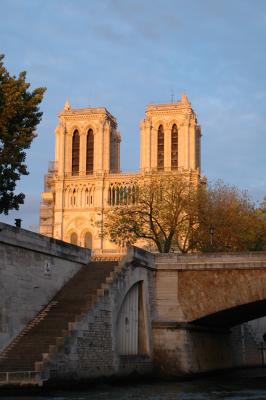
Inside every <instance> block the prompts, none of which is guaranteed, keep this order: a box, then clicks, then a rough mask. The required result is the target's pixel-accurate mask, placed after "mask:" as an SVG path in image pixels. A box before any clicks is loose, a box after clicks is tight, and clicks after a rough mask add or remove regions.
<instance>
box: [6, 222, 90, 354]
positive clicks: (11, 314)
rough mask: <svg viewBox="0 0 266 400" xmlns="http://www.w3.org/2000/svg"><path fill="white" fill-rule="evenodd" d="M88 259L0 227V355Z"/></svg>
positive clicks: (70, 249)
mask: <svg viewBox="0 0 266 400" xmlns="http://www.w3.org/2000/svg"><path fill="white" fill-rule="evenodd" d="M89 259H90V250H88V249H81V248H79V247H76V246H72V245H70V244H68V243H64V242H62V241H59V240H55V239H51V238H48V237H45V236H42V235H39V234H36V233H33V232H30V231H27V230H24V229H20V228H15V227H12V226H10V225H7V224H4V223H0V293H1V302H0V351H1V350H2V349H3V348H4V347H6V346H7V345H8V344H9V342H10V341H11V340H12V339H13V338H14V337H15V336H17V335H18V334H19V333H20V331H21V330H22V329H23V328H24V327H25V326H26V324H27V323H28V322H29V321H30V320H32V319H33V318H34V317H35V315H36V314H37V313H38V312H39V311H40V310H41V309H42V308H43V307H45V306H46V305H47V303H48V302H49V301H50V300H51V299H52V298H53V296H54V295H55V294H56V293H57V292H58V291H59V290H60V289H61V287H62V286H63V285H64V284H65V283H66V282H67V281H68V280H69V279H70V278H71V277H72V276H73V275H74V274H76V273H77V271H78V270H79V269H80V268H81V267H82V265H87V264H88V262H89Z"/></svg>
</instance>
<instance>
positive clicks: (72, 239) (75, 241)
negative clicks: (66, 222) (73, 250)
mask: <svg viewBox="0 0 266 400" xmlns="http://www.w3.org/2000/svg"><path fill="white" fill-rule="evenodd" d="M70 243H71V244H75V245H77V244H78V235H77V234H76V232H72V233H71V236H70Z"/></svg>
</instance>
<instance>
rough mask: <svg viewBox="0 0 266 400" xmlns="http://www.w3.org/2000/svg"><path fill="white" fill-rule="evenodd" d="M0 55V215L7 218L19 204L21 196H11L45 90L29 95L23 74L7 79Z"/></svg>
mask: <svg viewBox="0 0 266 400" xmlns="http://www.w3.org/2000/svg"><path fill="white" fill-rule="evenodd" d="M3 59H4V56H3V55H0V213H5V214H8V212H9V210H11V209H16V210H17V209H18V208H19V205H20V204H23V202H24V198H25V195H24V194H23V193H19V194H15V193H14V191H15V188H16V183H17V181H18V180H19V179H20V176H21V175H27V174H28V170H27V165H26V164H25V159H26V152H25V150H26V149H28V148H29V147H30V145H31V142H32V140H33V138H34V137H35V136H36V133H35V129H36V126H37V125H38V123H39V122H40V120H41V117H42V112H40V110H39V104H40V103H41V101H42V98H43V94H44V92H45V88H42V87H40V88H37V89H34V90H33V91H32V92H31V91H30V90H29V87H30V84H29V83H27V82H26V72H21V73H20V74H19V76H18V77H15V76H10V74H9V73H8V71H7V70H6V68H5V66H4V63H3Z"/></svg>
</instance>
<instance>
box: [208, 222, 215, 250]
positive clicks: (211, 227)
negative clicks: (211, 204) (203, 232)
mask: <svg viewBox="0 0 266 400" xmlns="http://www.w3.org/2000/svg"><path fill="white" fill-rule="evenodd" d="M209 232H210V235H211V247H212V246H213V235H214V232H215V228H214V226H213V225H211V226H210V230H209Z"/></svg>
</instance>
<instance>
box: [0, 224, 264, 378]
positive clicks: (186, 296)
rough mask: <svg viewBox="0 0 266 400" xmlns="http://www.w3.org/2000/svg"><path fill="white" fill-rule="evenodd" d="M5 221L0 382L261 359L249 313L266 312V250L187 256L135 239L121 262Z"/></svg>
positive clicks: (174, 372)
mask: <svg viewBox="0 0 266 400" xmlns="http://www.w3.org/2000/svg"><path fill="white" fill-rule="evenodd" d="M0 229H1V231H0V254H1V263H0V266H1V268H0V278H1V279H0V281H1V285H2V289H3V290H2V302H1V308H0V314H1V332H0V333H1V335H0V349H2V353H0V384H2V385H6V384H20V385H21V384H24V383H26V384H29V383H30V384H38V385H42V384H45V383H46V382H50V383H52V382H56V383H58V381H69V380H70V379H71V380H79V379H86V380H87V379H89V380H91V379H95V378H102V377H106V378H108V377H109V378H112V377H121V376H124V375H130V374H132V373H134V374H136V373H137V374H159V375H168V376H169V375H171V376H183V375H191V374H196V373H202V372H209V371H214V370H219V369H226V368H233V367H243V366H255V365H259V364H260V363H261V360H262V358H261V356H262V354H261V351H260V350H259V341H258V335H256V332H254V326H252V324H251V323H250V322H248V321H250V320H253V319H258V318H261V317H264V316H265V314H266V309H265V301H266V285H265V280H266V253H259V252H258V253H241V254H236V253H235V254H208V255H198V254H197V255H186V256H184V255H179V254H167V255H163V254H151V253H149V252H147V251H144V250H142V249H138V248H136V247H132V248H130V249H129V250H128V253H127V254H126V255H125V257H124V258H123V259H122V260H120V261H110V260H109V261H106V260H105V261H104V260H100V261H95V260H94V261H93V260H91V259H90V253H89V252H88V251H85V250H84V249H80V248H78V247H75V246H71V245H67V244H65V243H64V242H60V241H55V240H53V239H48V238H45V237H42V236H41V235H37V234H33V233H30V232H27V231H24V230H18V229H17V228H12V227H8V226H7V225H5V224H0ZM19 304H20V306H18V305H19ZM262 323H263V320H262ZM263 329H264V328H263ZM265 331H266V323H265ZM265 331H263V332H265ZM261 339H262V335H261V332H260V338H259V340H261Z"/></svg>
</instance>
